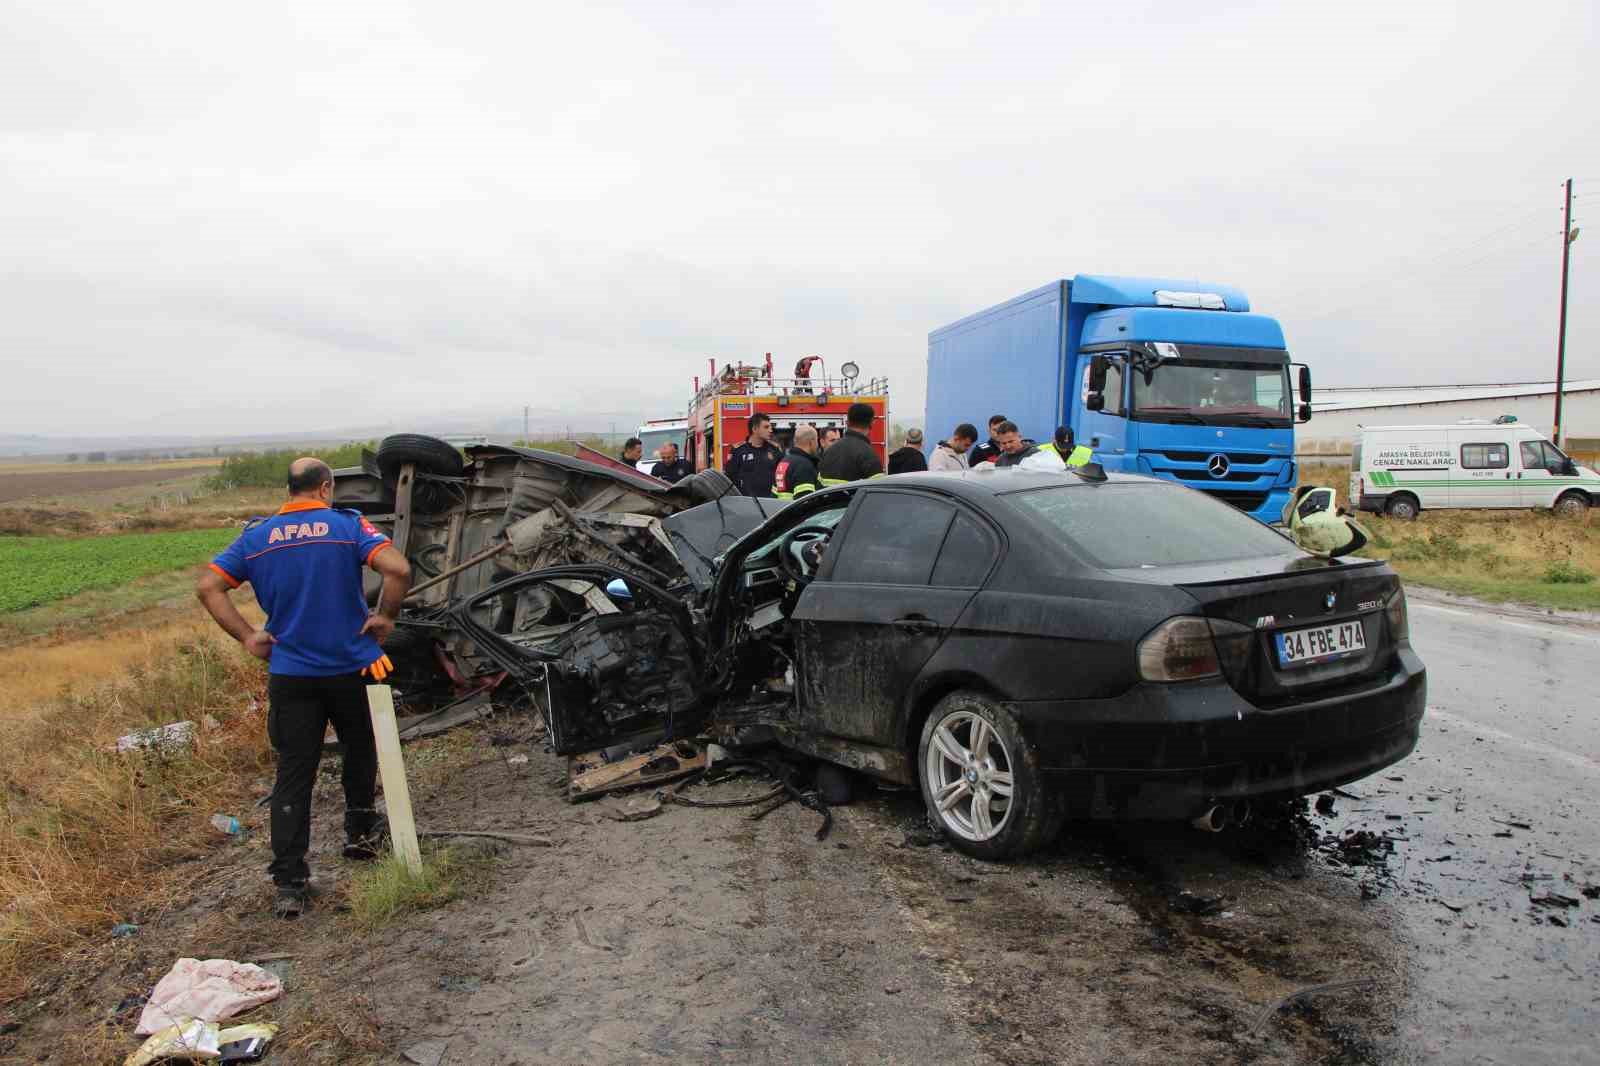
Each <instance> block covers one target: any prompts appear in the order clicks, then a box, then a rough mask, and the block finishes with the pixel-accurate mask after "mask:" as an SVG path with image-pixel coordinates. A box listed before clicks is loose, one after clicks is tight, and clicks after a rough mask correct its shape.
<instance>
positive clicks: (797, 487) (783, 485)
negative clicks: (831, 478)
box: [772, 426, 818, 500]
mask: <svg viewBox="0 0 1600 1066" xmlns="http://www.w3.org/2000/svg"><path fill="white" fill-rule="evenodd" d="M817 485H818V482H817V427H816V426H798V427H796V428H795V431H794V445H793V447H791V448H790V449H789V451H788V453H787V454H786V455H784V457H783V459H782V461H781V462H779V463H778V468H777V470H776V471H774V473H773V476H772V489H773V492H774V493H775V494H776V495H777V497H778V499H780V500H797V499H799V498H800V497H801V496H804V495H806V494H807V493H811V492H815V491H816V490H817Z"/></svg>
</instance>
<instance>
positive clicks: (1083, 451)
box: [1039, 426, 1094, 466]
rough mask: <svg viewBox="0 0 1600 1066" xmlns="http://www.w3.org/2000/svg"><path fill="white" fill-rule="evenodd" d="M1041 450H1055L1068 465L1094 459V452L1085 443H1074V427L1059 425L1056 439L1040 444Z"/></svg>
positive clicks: (1080, 463) (1077, 464)
mask: <svg viewBox="0 0 1600 1066" xmlns="http://www.w3.org/2000/svg"><path fill="white" fill-rule="evenodd" d="M1039 450H1040V451H1041V452H1055V453H1056V454H1057V455H1059V456H1060V457H1061V461H1062V462H1064V463H1066V464H1067V465H1068V466H1083V465H1085V464H1086V463H1088V462H1090V461H1091V460H1093V459H1094V452H1093V451H1091V450H1090V449H1088V448H1085V447H1084V446H1083V445H1081V444H1078V445H1074V444H1073V436H1072V427H1071V426H1057V427H1056V433H1055V439H1054V440H1052V441H1051V442H1050V443H1049V444H1041V445H1039Z"/></svg>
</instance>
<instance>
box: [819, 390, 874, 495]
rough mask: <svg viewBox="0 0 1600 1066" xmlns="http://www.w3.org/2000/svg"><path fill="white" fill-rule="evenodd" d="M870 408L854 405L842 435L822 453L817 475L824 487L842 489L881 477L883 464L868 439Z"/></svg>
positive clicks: (871, 414)
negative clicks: (830, 486) (838, 486)
mask: <svg viewBox="0 0 1600 1066" xmlns="http://www.w3.org/2000/svg"><path fill="white" fill-rule="evenodd" d="M873 417H874V412H873V410H872V405H871V404H865V403H853V404H851V405H850V410H849V411H848V412H847V413H846V414H845V416H844V424H845V434H844V436H842V437H840V438H839V440H838V443H836V444H834V445H833V447H831V448H829V449H828V450H827V451H825V452H823V453H822V463H821V464H820V465H819V466H818V467H817V474H818V476H819V477H820V478H821V480H822V483H823V484H824V485H843V484H845V483H846V482H850V481H864V480H866V479H867V478H870V477H882V476H883V460H882V459H879V458H878V452H877V449H875V448H873V446H872V441H870V440H869V439H867V435H868V434H869V433H870V432H871V431H872V419H873Z"/></svg>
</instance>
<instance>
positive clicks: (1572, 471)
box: [1554, 459, 1578, 477]
mask: <svg viewBox="0 0 1600 1066" xmlns="http://www.w3.org/2000/svg"><path fill="white" fill-rule="evenodd" d="M1554 473H1557V474H1560V475H1561V476H1562V477H1577V476H1578V464H1577V463H1576V462H1574V461H1573V460H1572V459H1563V460H1562V461H1561V469H1559V470H1556V471H1554Z"/></svg>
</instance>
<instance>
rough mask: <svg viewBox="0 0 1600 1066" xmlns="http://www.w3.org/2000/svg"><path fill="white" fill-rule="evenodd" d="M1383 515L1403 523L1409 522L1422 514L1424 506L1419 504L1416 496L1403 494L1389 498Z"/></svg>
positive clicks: (1384, 506)
mask: <svg viewBox="0 0 1600 1066" xmlns="http://www.w3.org/2000/svg"><path fill="white" fill-rule="evenodd" d="M1383 513H1384V514H1386V515H1388V516H1389V517H1390V518H1398V519H1400V521H1402V522H1409V521H1411V520H1412V519H1413V518H1416V517H1417V515H1419V514H1421V513H1422V506H1421V505H1420V504H1418V503H1417V498H1416V497H1415V496H1411V495H1407V494H1406V493H1401V494H1400V495H1398V496H1390V497H1389V500H1388V502H1387V503H1385V504H1384V505H1383Z"/></svg>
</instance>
